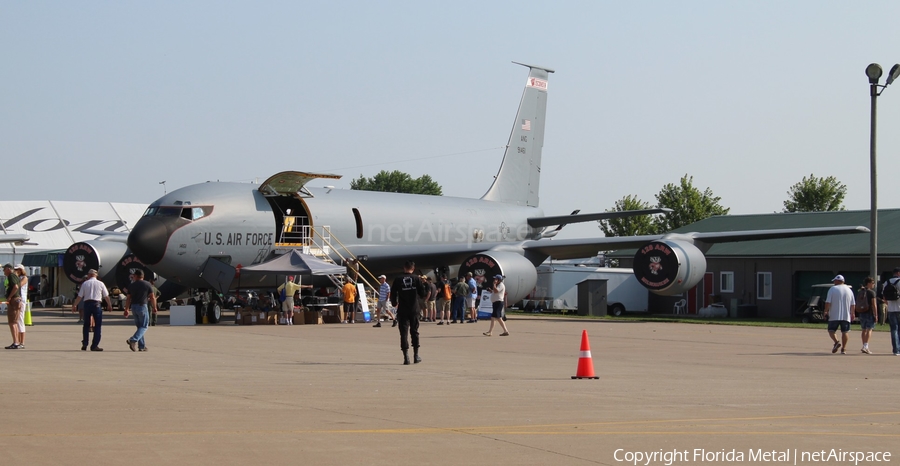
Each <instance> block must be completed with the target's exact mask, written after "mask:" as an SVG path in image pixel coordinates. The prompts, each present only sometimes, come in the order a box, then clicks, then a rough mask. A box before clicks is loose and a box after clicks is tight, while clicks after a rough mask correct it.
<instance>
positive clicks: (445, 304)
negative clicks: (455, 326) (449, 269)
mask: <svg viewBox="0 0 900 466" xmlns="http://www.w3.org/2000/svg"><path fill="white" fill-rule="evenodd" d="M436 288H437V302H436V303H435V308H436V309H437V312H438V313H439V314H440V316H441V321H440V322H439V323H438V325H444V324H447V325H450V301H451V300H452V298H453V293H452V292H451V291H450V284H449V283H448V282H447V276H446V275H441V277H440V279H438V282H437V285H436Z"/></svg>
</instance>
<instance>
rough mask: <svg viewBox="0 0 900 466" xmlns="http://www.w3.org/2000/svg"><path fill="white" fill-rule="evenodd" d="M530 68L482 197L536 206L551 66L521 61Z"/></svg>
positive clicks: (487, 199) (489, 199)
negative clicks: (500, 156)
mask: <svg viewBox="0 0 900 466" xmlns="http://www.w3.org/2000/svg"><path fill="white" fill-rule="evenodd" d="M513 63H516V64H517V65H522V66H527V67H528V68H529V70H530V72H529V73H528V81H526V83H525V91H523V92H522V100H521V102H519V112H518V113H516V121H515V123H513V128H512V133H510V135H509V142H508V143H507V144H506V153H504V154H503V162H502V163H501V164H500V172H499V173H497V176H496V178H495V179H494V183H493V184H492V185H491V187H490V189H488V191H487V193H485V194H484V196H482V197H481V198H482V199H484V200H486V201H496V202H505V203H507V204H516V205H521V206H529V207H537V206H538V201H539V199H538V191H539V188H540V181H541V149H542V148H543V147H544V119H545V116H546V114H547V77H548V76H549V74H550V73H553V70H551V69H549V68H542V67H539V66H534V65H526V64H524V63H517V62H513Z"/></svg>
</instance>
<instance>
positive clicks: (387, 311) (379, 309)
mask: <svg viewBox="0 0 900 466" xmlns="http://www.w3.org/2000/svg"><path fill="white" fill-rule="evenodd" d="M378 283H381V285H379V286H378V304H377V305H376V306H375V325H373V327H381V316H382V314H384V315H387V316H388V317H390V318H391V320H393V321H394V325H391V327H396V326H397V318H396V317H394V312H393V311H391V306H389V305H388V300H389V299H390V298H391V285H388V284H387V277H386V276H384V275H379V276H378Z"/></svg>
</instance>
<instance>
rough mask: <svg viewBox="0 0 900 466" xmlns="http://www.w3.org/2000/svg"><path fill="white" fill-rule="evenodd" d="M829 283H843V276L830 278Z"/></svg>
mask: <svg viewBox="0 0 900 466" xmlns="http://www.w3.org/2000/svg"><path fill="white" fill-rule="evenodd" d="M831 281H833V282H842V281H844V276H843V275H838V276H836V277H834V278H832V279H831Z"/></svg>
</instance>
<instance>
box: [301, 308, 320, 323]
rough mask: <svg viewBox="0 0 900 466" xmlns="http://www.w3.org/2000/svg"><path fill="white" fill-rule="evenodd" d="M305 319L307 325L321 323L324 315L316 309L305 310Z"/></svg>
mask: <svg viewBox="0 0 900 466" xmlns="http://www.w3.org/2000/svg"><path fill="white" fill-rule="evenodd" d="M303 321H304V323H306V324H307V325H320V324H322V323H324V322H323V320H322V316H321V315H320V314H319V313H318V312H316V311H304V312H303Z"/></svg>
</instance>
